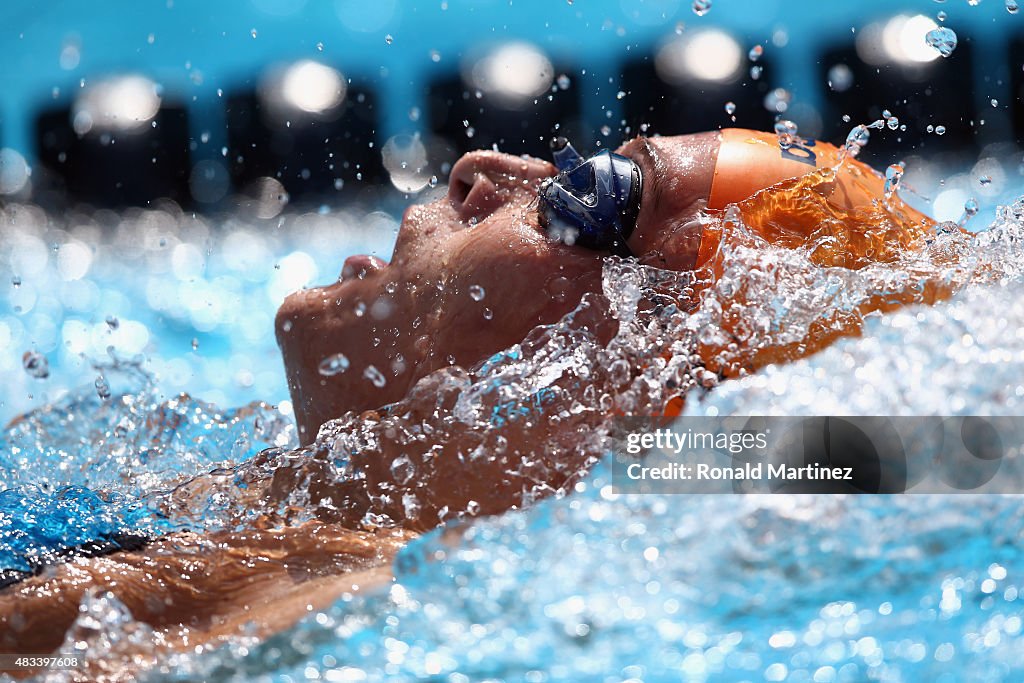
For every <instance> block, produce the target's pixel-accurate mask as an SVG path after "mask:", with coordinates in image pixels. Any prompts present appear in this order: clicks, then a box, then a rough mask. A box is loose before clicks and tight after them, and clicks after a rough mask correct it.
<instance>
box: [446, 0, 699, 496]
mask: <svg viewBox="0 0 1024 683" xmlns="http://www.w3.org/2000/svg"><path fill="white" fill-rule="evenodd" d="M707 3H708V4H709V5H710V4H711V0H707ZM693 4H694V6H696V5H697V3H693ZM694 11H696V10H694ZM466 512H468V513H469V514H471V515H478V514H480V503H478V502H476V501H475V500H471V501H469V502H468V503H466Z"/></svg>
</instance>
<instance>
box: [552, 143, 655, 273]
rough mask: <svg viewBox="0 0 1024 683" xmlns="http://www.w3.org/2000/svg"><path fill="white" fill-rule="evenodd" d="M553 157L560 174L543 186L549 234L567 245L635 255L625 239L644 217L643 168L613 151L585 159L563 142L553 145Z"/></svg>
mask: <svg viewBox="0 0 1024 683" xmlns="http://www.w3.org/2000/svg"><path fill="white" fill-rule="evenodd" d="M551 152H552V155H553V156H554V161H555V166H557V167H558V170H559V174H558V175H556V176H555V177H554V178H550V179H548V180H545V181H544V182H543V183H542V184H541V186H540V215H541V220H542V222H543V223H544V226H545V227H546V228H547V230H548V233H549V234H550V235H551V236H553V237H557V238H559V239H561V240H562V241H563V242H565V243H566V244H578V245H580V246H582V247H586V248H588V249H594V250H598V251H610V252H611V253H613V254H616V255H619V256H631V255H632V254H631V253H630V251H629V247H627V246H626V240H628V239H629V236H630V235H631V234H632V232H633V229H634V228H635V227H636V219H637V216H638V215H639V213H640V195H641V191H642V189H643V177H642V176H641V174H640V167H639V166H637V165H636V163H635V162H634V161H633V160H632V159H628V158H626V157H624V156H622V155H620V154H615V153H613V152H611V151H609V150H603V151H601V152H598V153H597V154H595V155H594V156H592V157H590V158H589V159H584V158H583V157H582V156H581V155H580V153H579V152H577V151H576V150H575V149H573V146H572V145H571V144H569V141H568V140H566V139H565V138H563V137H557V138H554V139H553V140H552V141H551Z"/></svg>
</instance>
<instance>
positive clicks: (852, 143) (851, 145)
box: [843, 124, 871, 157]
mask: <svg viewBox="0 0 1024 683" xmlns="http://www.w3.org/2000/svg"><path fill="white" fill-rule="evenodd" d="M870 139H871V132H870V131H869V130H868V127H867V126H865V125H863V124H860V125H857V126H854V127H853V130H851V131H850V134H849V135H847V136H846V144H845V145H844V146H843V147H844V148H845V149H846V152H847V154H849V155H850V156H852V157H855V156H857V155H858V154H860V151H861V149H863V148H864V145H866V144H868V140H870Z"/></svg>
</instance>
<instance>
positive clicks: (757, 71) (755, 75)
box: [750, 65, 764, 81]
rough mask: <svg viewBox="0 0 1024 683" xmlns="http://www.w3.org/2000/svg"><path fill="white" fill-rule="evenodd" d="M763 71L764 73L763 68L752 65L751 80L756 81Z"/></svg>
mask: <svg viewBox="0 0 1024 683" xmlns="http://www.w3.org/2000/svg"><path fill="white" fill-rule="evenodd" d="M763 71H764V67H762V66H759V65H754V66H752V67H750V77H751V78H753V79H754V80H755V81H756V80H757V79H759V78H761V73H762V72H763Z"/></svg>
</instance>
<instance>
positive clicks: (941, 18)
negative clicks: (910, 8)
mask: <svg viewBox="0 0 1024 683" xmlns="http://www.w3.org/2000/svg"><path fill="white" fill-rule="evenodd" d="M935 18H936V19H938V20H939V22H940V23H941V22H943V21H945V20H946V13H945V12H943V11H942V10H939V13H938V14H936V15H935Z"/></svg>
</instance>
